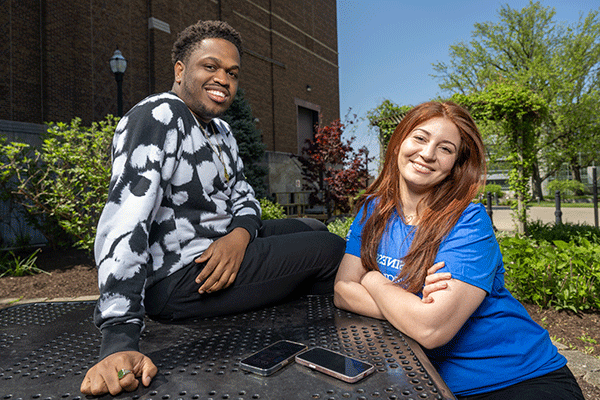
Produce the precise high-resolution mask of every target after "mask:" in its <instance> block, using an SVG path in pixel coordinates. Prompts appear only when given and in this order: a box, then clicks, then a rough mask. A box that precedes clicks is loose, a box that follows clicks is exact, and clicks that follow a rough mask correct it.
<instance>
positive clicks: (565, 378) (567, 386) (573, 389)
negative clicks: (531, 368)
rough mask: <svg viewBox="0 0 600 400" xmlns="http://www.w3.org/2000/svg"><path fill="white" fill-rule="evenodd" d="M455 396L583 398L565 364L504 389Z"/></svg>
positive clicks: (470, 399) (466, 399) (471, 399)
mask: <svg viewBox="0 0 600 400" xmlns="http://www.w3.org/2000/svg"><path fill="white" fill-rule="evenodd" d="M490 373H493V372H490ZM457 398H458V399H460V400H542V399H548V400H584V398H583V393H582V392H581V388H580V387H579V385H578V384H577V380H576V379H575V377H574V376H573V373H571V370H570V369H569V368H568V367H567V366H566V365H565V366H564V367H562V368H560V369H558V370H556V371H554V372H550V373H549V374H546V375H543V376H540V377H538V378H532V379H528V380H526V381H523V382H520V383H516V384H514V385H512V386H509V387H507V388H504V389H500V390H495V391H493V392H489V393H482V394H477V395H473V396H457Z"/></svg>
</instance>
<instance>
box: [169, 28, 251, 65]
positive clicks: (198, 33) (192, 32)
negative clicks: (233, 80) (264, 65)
mask: <svg viewBox="0 0 600 400" xmlns="http://www.w3.org/2000/svg"><path fill="white" fill-rule="evenodd" d="M215 38H216V39H225V40H228V41H230V42H231V43H233V44H234V45H235V47H237V49H238V52H239V53H240V57H241V56H242V36H241V35H240V34H239V33H238V31H236V30H235V29H233V28H232V27H231V25H229V24H228V23H227V22H223V21H198V22H196V23H195V24H194V25H190V26H188V27H187V28H185V29H184V30H183V31H181V32H180V33H179V35H178V36H177V40H176V41H175V43H174V44H173V50H172V51H171V60H172V61H173V64H175V63H176V62H177V61H181V62H183V63H184V64H185V63H186V62H187V60H188V58H189V57H190V54H192V51H193V50H194V49H195V48H196V46H197V45H198V44H199V43H200V42H201V41H202V40H204V39H215Z"/></svg>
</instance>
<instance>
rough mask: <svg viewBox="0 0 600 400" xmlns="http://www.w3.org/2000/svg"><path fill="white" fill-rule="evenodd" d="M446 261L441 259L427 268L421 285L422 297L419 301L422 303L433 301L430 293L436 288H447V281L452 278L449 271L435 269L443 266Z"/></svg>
mask: <svg viewBox="0 0 600 400" xmlns="http://www.w3.org/2000/svg"><path fill="white" fill-rule="evenodd" d="M444 265H446V263H444V262H443V261H441V262H439V263H435V264H433V266H432V267H431V268H429V269H428V270H427V277H426V278H425V286H424V287H423V291H422V293H423V297H422V298H421V301H422V302H423V303H426V304H428V303H433V297H431V296H430V294H432V293H434V292H437V291H438V290H444V289H447V288H448V281H449V280H450V279H452V274H450V272H440V273H437V271H438V270H439V269H440V268H443V267H444Z"/></svg>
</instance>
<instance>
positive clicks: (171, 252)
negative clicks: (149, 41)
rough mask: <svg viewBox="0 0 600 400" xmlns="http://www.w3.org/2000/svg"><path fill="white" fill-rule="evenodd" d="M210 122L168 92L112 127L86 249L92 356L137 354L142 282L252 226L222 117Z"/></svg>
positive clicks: (255, 208)
mask: <svg viewBox="0 0 600 400" xmlns="http://www.w3.org/2000/svg"><path fill="white" fill-rule="evenodd" d="M211 123H212V124H214V127H215V128H216V130H218V133H216V134H214V135H210V133H209V132H210V130H208V131H203V130H202V129H203V128H202V127H201V125H199V124H198V121H197V120H196V119H195V117H194V115H193V114H192V113H191V111H190V110H189V109H188V107H187V106H186V105H185V103H184V102H183V101H182V100H181V99H180V98H179V97H177V96H176V95H175V94H174V93H171V92H167V93H162V94H158V95H152V96H149V97H148V98H146V99H145V100H143V101H141V102H140V103H138V104H137V105H136V106H135V107H134V108H132V109H131V110H130V111H129V112H128V113H127V114H126V115H125V116H124V117H123V118H122V119H121V121H120V122H119V124H118V126H117V129H116V132H115V136H114V139H113V149H112V157H113V163H112V176H111V181H110V187H109V194H108V201H107V203H106V205H105V207H104V210H103V211H102V215H101V217H100V220H99V223H98V232H97V234H96V242H95V247H94V252H95V259H96V265H97V266H98V285H99V289H100V298H99V299H98V303H97V306H96V310H95V313H94V320H95V323H96V325H97V326H98V328H99V329H100V330H101V332H102V346H101V351H100V357H101V358H104V357H106V356H107V355H110V354H112V353H115V352H117V351H127V350H136V351H138V342H139V338H140V334H141V331H142V329H143V326H144V322H143V321H144V313H145V309H144V293H145V290H144V289H145V288H146V287H149V286H152V285H153V284H154V283H156V282H158V281H159V280H161V279H163V278H165V277H166V276H168V275H170V274H172V273H174V272H176V271H178V270H179V269H181V268H182V267H184V266H185V265H187V264H189V263H190V262H192V261H193V260H194V259H195V258H197V257H198V256H199V255H200V254H202V252H203V251H204V250H206V248H207V247H208V246H209V245H210V244H211V243H212V242H213V241H214V240H216V239H218V238H220V237H222V236H223V235H225V234H226V233H228V232H230V231H232V230H233V229H234V228H236V227H242V228H245V229H246V230H247V231H248V232H249V233H250V236H251V238H252V239H254V238H255V237H256V234H257V233H258V229H259V228H260V224H261V222H260V205H259V203H258V201H257V200H256V199H255V197H254V191H253V190H252V187H251V186H250V185H249V184H248V183H247V182H246V180H245V178H244V175H243V164H242V161H241V159H240V158H239V156H238V147H237V144H236V141H235V138H234V137H233V135H232V133H231V130H230V127H229V125H228V124H227V123H226V122H224V121H222V120H220V119H214V120H213V121H211ZM205 133H208V134H209V136H208V138H209V139H210V141H211V143H212V147H211V144H210V143H209V142H208V141H207V138H206V136H205ZM217 143H218V144H219V146H220V149H221V151H222V156H221V158H222V160H223V163H224V164H225V165H223V163H222V162H221V160H220V158H219V156H218V154H217V151H219V148H218V146H217ZM224 167H225V168H227V174H228V175H229V181H228V182H227V179H226V174H225V172H224Z"/></svg>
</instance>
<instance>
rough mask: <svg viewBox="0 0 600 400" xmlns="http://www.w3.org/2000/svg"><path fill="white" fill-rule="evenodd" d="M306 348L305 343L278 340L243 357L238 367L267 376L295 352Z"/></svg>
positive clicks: (288, 359)
mask: <svg viewBox="0 0 600 400" xmlns="http://www.w3.org/2000/svg"><path fill="white" fill-rule="evenodd" d="M306 349H307V346H306V345H305V344H302V343H296V342H291V341H289V340H280V341H279V342H275V343H273V344H272V345H270V346H267V347H265V348H264V349H262V350H260V351H258V352H256V353H254V354H252V355H250V356H248V357H246V358H245V359H243V360H242V361H241V362H240V368H241V369H243V370H245V371H249V372H253V373H255V374H258V375H262V376H268V375H271V374H272V373H274V372H276V371H278V370H279V369H281V368H282V367H283V366H284V365H286V364H287V363H289V362H290V360H291V359H292V358H293V357H294V356H295V355H296V354H298V353H300V352H301V351H303V350H306Z"/></svg>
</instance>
